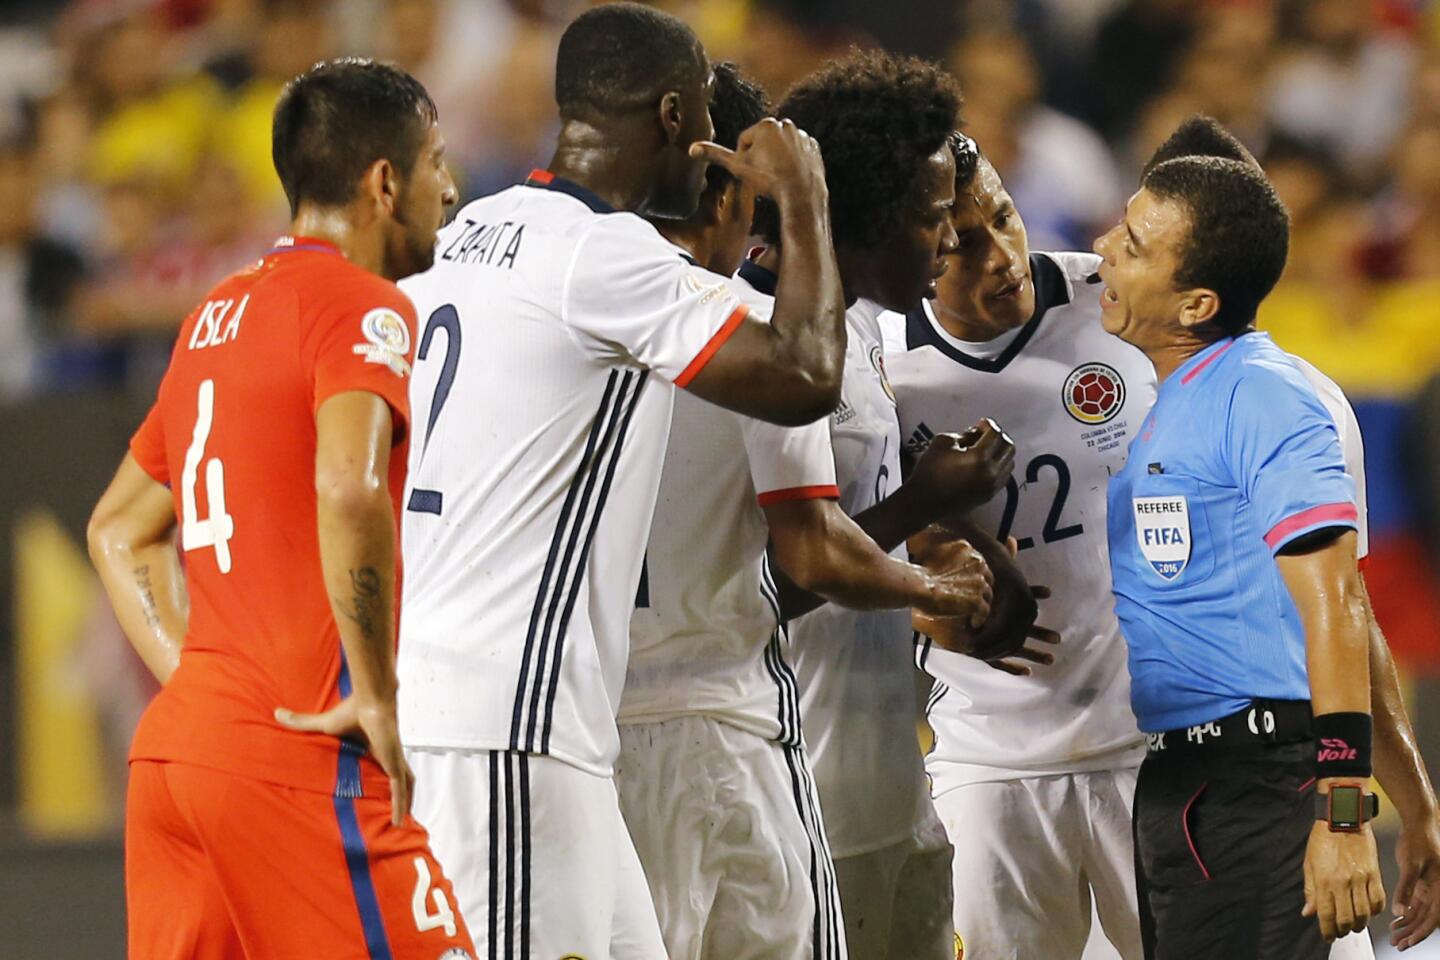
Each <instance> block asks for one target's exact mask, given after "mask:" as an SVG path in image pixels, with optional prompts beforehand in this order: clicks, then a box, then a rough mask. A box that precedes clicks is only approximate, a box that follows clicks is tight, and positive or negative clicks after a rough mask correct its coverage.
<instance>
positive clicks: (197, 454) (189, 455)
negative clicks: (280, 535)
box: [180, 380, 235, 573]
mask: <svg viewBox="0 0 1440 960" xmlns="http://www.w3.org/2000/svg"><path fill="white" fill-rule="evenodd" d="M196 406H197V408H198V412H197V414H196V416H195V433H194V435H193V436H192V437H191V438H190V447H189V449H187V450H186V451H185V467H184V470H183V472H182V473H181V474H180V546H181V548H182V549H184V550H185V551H187V552H188V551H190V550H199V549H201V548H202V547H214V548H215V565H216V566H217V567H219V568H220V572H221V573H229V572H230V538H231V537H233V536H235V520H234V518H233V517H231V516H230V514H228V513H226V512H225V464H223V463H221V462H220V458H219V457H211V458H210V459H209V460H208V461H206V462H205V503H206V507H207V508H208V510H209V514H210V515H209V516H208V517H206V518H205V519H204V520H201V519H200V517H199V513H198V511H197V510H196V509H195V484H196V482H197V481H198V479H199V475H200V462H201V461H202V460H205V444H206V442H207V441H208V440H209V439H210V428H211V427H212V426H213V425H214V423H215V381H214V380H204V381H201V383H200V396H199V398H198V401H197V404H196Z"/></svg>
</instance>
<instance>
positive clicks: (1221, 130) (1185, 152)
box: [1141, 113, 1258, 176]
mask: <svg viewBox="0 0 1440 960" xmlns="http://www.w3.org/2000/svg"><path fill="white" fill-rule="evenodd" d="M1177 157H1223V158H1224V159H1226V160H1238V161H1239V162H1241V163H1249V164H1255V165H1256V166H1258V164H1257V163H1256V160H1255V157H1254V155H1253V154H1251V153H1250V151H1249V150H1247V149H1245V144H1243V143H1241V142H1240V140H1239V138H1238V137H1236V136H1235V134H1233V133H1231V132H1230V131H1229V130H1226V129H1225V127H1224V126H1223V125H1221V123H1220V121H1219V120H1216V119H1215V118H1214V117H1211V116H1207V115H1205V114H1203V113H1192V114H1191V115H1190V116H1188V117H1186V118H1185V119H1184V120H1183V121H1182V122H1181V124H1180V126H1178V127H1176V128H1175V132H1174V133H1172V134H1170V136H1168V137H1166V138H1165V142H1164V143H1162V144H1160V146H1158V147H1156V148H1155V152H1154V153H1153V154H1151V155H1150V159H1149V160H1148V161H1146V163H1145V169H1144V171H1142V174H1141V175H1142V176H1143V175H1144V174H1146V173H1149V172H1150V171H1151V170H1152V169H1154V168H1155V167H1158V166H1159V165H1160V164H1162V163H1164V162H1165V161H1167V160H1174V159H1175V158H1177Z"/></svg>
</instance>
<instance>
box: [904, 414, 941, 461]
mask: <svg viewBox="0 0 1440 960" xmlns="http://www.w3.org/2000/svg"><path fill="white" fill-rule="evenodd" d="M934 439H935V431H934V430H931V429H930V428H929V427H928V426H926V425H925V424H924V422H923V421H922V422H921V423H920V425H919V426H917V427H916V428H915V431H914V432H913V433H911V434H910V436H908V437H906V438H905V452H906V453H908V454H910V455H911V456H912V457H918V456H920V454H922V453H924V452H925V448H926V447H928V446H930V441H931V440H934Z"/></svg>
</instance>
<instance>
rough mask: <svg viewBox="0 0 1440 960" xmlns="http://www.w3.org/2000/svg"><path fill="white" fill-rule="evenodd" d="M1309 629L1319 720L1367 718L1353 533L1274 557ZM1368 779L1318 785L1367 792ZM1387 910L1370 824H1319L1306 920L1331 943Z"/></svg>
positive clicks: (1322, 533)
mask: <svg viewBox="0 0 1440 960" xmlns="http://www.w3.org/2000/svg"><path fill="white" fill-rule="evenodd" d="M1276 563H1277V564H1278V565H1279V567H1280V573H1281V576H1283V577H1284V579H1285V584H1286V586H1287V587H1288V588H1289V590H1290V596H1291V597H1292V598H1293V599H1294V601H1295V606H1296V609H1297V610H1298V611H1299V613H1300V620H1301V623H1302V625H1303V626H1304V629H1305V653H1306V664H1307V667H1308V672H1309V676H1310V699H1311V704H1312V706H1313V709H1314V711H1315V715H1316V716H1317V717H1318V716H1324V715H1325V714H1330V713H1369V712H1370V661H1369V656H1370V651H1369V642H1370V637H1369V624H1368V621H1367V619H1366V615H1365V598H1364V587H1363V585H1362V583H1361V581H1360V571H1359V568H1358V565H1357V562H1356V559H1355V531H1354V530H1352V529H1349V528H1344V527H1326V528H1323V529H1321V530H1316V531H1313V532H1312V533H1309V534H1306V535H1304V536H1301V537H1299V538H1297V539H1296V540H1293V541H1291V542H1290V543H1289V544H1287V545H1286V546H1285V547H1284V548H1282V550H1281V552H1280V554H1279V555H1278V556H1277V557H1276ZM1365 782H1366V780H1365V779H1364V778H1330V779H1325V780H1321V781H1320V782H1319V783H1318V784H1317V789H1319V791H1320V792H1321V793H1327V792H1328V791H1329V790H1330V788H1331V787H1333V786H1335V785H1337V784H1357V785H1359V786H1361V787H1363V786H1364V785H1365ZM1384 908H1385V890H1384V887H1383V886H1382V884H1381V881H1380V864H1379V858H1378V856H1377V853H1376V849H1375V836H1374V834H1373V833H1372V832H1371V830H1370V825H1369V824H1365V825H1364V826H1363V828H1362V829H1361V830H1360V831H1359V832H1357V833H1337V832H1334V831H1332V830H1331V829H1330V827H1329V824H1327V823H1324V822H1323V821H1317V822H1316V824H1315V826H1314V828H1313V829H1312V831H1311V833H1310V843H1309V846H1308V847H1307V849H1306V853H1305V910H1304V912H1305V914H1306V915H1307V916H1312V915H1313V916H1315V917H1317V918H1318V919H1319V922H1320V932H1321V933H1322V934H1323V935H1324V936H1325V938H1326V939H1327V940H1333V939H1335V938H1336V937H1340V936H1344V935H1345V934H1347V933H1350V932H1352V931H1355V930H1363V929H1364V928H1365V924H1366V923H1367V922H1368V921H1369V919H1370V918H1371V917H1374V916H1377V915H1379V913H1380V912H1381V911H1382V910H1383V909H1384Z"/></svg>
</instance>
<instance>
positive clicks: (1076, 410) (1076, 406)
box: [1060, 363, 1125, 426]
mask: <svg viewBox="0 0 1440 960" xmlns="http://www.w3.org/2000/svg"><path fill="white" fill-rule="evenodd" d="M1060 402H1061V403H1063V404H1064V405H1065V411H1066V412H1067V413H1069V414H1070V416H1072V417H1074V418H1075V419H1076V420H1079V421H1080V422H1081V423H1084V424H1088V425H1090V426H1094V425H1096V424H1100V423H1105V422H1106V421H1108V420H1110V419H1111V418H1112V417H1114V416H1115V414H1117V413H1119V412H1120V408H1121V407H1123V406H1124V405H1125V381H1124V380H1122V379H1120V373H1119V371H1117V370H1116V369H1115V368H1114V367H1112V366H1110V365H1109V364H1107V363H1082V364H1081V365H1080V366H1078V367H1076V368H1075V369H1074V370H1071V371H1070V376H1068V377H1066V378H1065V386H1064V387H1063V388H1062V389H1061V391H1060Z"/></svg>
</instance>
